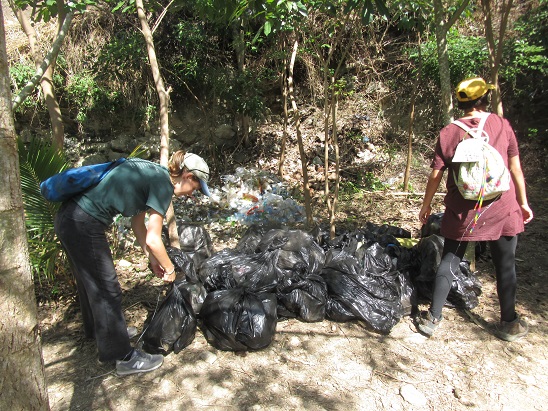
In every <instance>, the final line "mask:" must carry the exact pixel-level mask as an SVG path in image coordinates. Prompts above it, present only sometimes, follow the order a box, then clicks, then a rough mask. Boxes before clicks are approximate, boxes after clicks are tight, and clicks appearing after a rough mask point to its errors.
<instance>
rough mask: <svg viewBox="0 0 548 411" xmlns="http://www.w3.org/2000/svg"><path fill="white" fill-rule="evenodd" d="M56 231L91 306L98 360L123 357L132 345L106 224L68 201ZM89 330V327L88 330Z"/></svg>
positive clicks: (129, 351)
mask: <svg viewBox="0 0 548 411" xmlns="http://www.w3.org/2000/svg"><path fill="white" fill-rule="evenodd" d="M55 227H56V232H57V235H58V236H59V238H60V239H61V242H62V243H63V245H64V247H65V250H66V252H67V255H68V256H69V258H70V260H71V261H72V263H73V266H74V269H75V270H74V276H75V277H76V280H77V283H78V284H79V287H78V288H79V291H80V290H83V291H84V292H83V293H82V295H81V298H83V301H82V304H83V306H84V307H86V306H87V307H90V310H91V315H86V314H84V316H85V318H89V317H91V318H93V321H94V335H95V339H96V341H97V348H98V351H99V360H101V361H113V360H119V359H122V358H124V357H125V356H126V355H128V354H129V353H131V351H132V348H131V345H130V342H129V336H128V334H127V326H126V321H125V318H124V315H123V312H122V291H121V288H120V284H119V282H118V278H117V276H116V270H115V268H114V262H113V261H112V255H111V252H110V247H109V244H108V241H107V239H106V235H105V229H106V226H105V225H104V224H103V223H101V222H100V221H98V220H96V219H95V218H93V217H91V216H90V215H88V214H87V213H85V212H84V211H83V210H82V209H81V208H80V207H78V206H77V205H76V203H69V204H67V206H66V207H65V208H64V209H63V211H62V212H61V213H60V214H59V215H58V217H57V219H56V223H55ZM86 332H87V331H86Z"/></svg>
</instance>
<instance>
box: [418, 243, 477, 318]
mask: <svg viewBox="0 0 548 411" xmlns="http://www.w3.org/2000/svg"><path fill="white" fill-rule="evenodd" d="M443 244H444V238H443V237H442V236H439V235H435V234H434V235H431V236H429V237H424V238H422V239H421V240H420V241H419V243H418V244H417V245H416V246H415V247H417V250H418V251H419V260H420V271H419V272H417V273H414V276H413V273H412V281H413V284H414V285H415V288H416V289H417V292H418V294H419V296H420V297H423V298H426V299H427V300H429V301H432V295H433V291H434V281H435V278H436V272H437V270H438V267H439V265H440V263H441V256H442V252H443ZM480 295H481V282H480V281H479V279H478V278H477V277H476V276H475V275H474V273H472V272H471V270H470V262H468V261H466V260H462V261H461V262H460V263H459V270H458V271H457V272H455V273H453V283H452V284H451V290H450V291H449V295H448V296H447V302H446V305H448V306H452V307H455V306H456V307H462V308H466V309H473V308H475V307H477V305H478V303H479V301H478V296H480Z"/></svg>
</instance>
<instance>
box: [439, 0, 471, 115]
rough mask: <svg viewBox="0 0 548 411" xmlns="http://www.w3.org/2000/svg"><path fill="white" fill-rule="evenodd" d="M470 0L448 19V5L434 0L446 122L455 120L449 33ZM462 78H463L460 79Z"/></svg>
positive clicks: (465, 0)
mask: <svg viewBox="0 0 548 411" xmlns="http://www.w3.org/2000/svg"><path fill="white" fill-rule="evenodd" d="M469 2H470V0H463V2H462V3H461V4H460V6H459V7H458V8H457V9H456V10H455V12H454V13H453V14H452V15H451V16H450V18H449V19H447V20H446V18H445V17H446V16H445V13H446V10H447V7H446V6H444V4H443V3H442V0H434V22H435V25H436V31H435V34H436V46H437V52H438V65H439V71H440V73H439V74H440V87H441V107H442V112H443V113H442V114H443V122H444V124H449V123H450V122H451V121H453V116H454V113H453V98H452V96H453V94H452V89H451V72H450V70H449V53H448V51H447V33H448V32H449V29H450V28H451V27H452V26H453V25H454V24H455V23H456V22H457V20H458V19H459V17H460V15H461V14H462V12H463V11H464V9H465V8H466V7H467V6H468V3H469ZM459 80H462V79H459Z"/></svg>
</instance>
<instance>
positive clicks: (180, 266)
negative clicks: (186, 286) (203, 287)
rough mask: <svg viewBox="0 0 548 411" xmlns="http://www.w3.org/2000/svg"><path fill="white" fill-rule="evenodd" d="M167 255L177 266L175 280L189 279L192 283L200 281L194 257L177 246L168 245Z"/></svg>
mask: <svg viewBox="0 0 548 411" xmlns="http://www.w3.org/2000/svg"><path fill="white" fill-rule="evenodd" d="M166 251H167V255H168V257H169V259H170V260H171V262H172V263H173V265H174V266H175V273H176V277H175V281H182V280H187V281H189V282H191V283H198V282H199V281H200V279H199V278H198V274H197V273H196V268H195V266H194V261H193V260H192V257H190V256H189V255H188V254H186V253H185V252H183V251H182V250H180V249H178V248H176V247H170V246H167V247H166Z"/></svg>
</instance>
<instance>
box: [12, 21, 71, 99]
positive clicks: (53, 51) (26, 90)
mask: <svg viewBox="0 0 548 411" xmlns="http://www.w3.org/2000/svg"><path fill="white" fill-rule="evenodd" d="M72 16H73V13H69V14H67V15H66V17H65V18H64V20H63V24H62V26H61V29H60V30H59V32H58V33H57V38H56V39H55V41H54V42H53V44H52V45H51V48H50V49H49V50H48V52H47V54H46V56H45V57H44V59H43V60H42V63H41V64H40V67H39V68H38V69H36V73H34V76H32V78H31V79H30V80H29V81H28V83H27V84H26V85H25V87H23V89H22V90H21V91H20V92H19V94H18V95H17V96H15V97H14V98H13V109H14V110H15V108H16V107H18V106H19V105H20V104H21V103H22V102H23V101H25V99H26V98H27V97H28V96H29V95H30V93H32V91H33V90H34V89H35V88H36V85H37V84H38V82H39V81H40V79H41V78H42V76H43V75H44V73H45V71H46V70H47V68H48V67H49V65H50V64H52V62H53V61H55V60H56V59H57V54H59V50H60V49H61V46H62V45H63V41H64V40H65V36H66V34H67V31H68V29H69V28H70V23H71V22H72Z"/></svg>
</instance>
